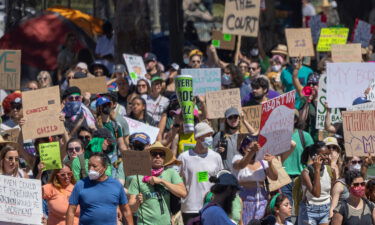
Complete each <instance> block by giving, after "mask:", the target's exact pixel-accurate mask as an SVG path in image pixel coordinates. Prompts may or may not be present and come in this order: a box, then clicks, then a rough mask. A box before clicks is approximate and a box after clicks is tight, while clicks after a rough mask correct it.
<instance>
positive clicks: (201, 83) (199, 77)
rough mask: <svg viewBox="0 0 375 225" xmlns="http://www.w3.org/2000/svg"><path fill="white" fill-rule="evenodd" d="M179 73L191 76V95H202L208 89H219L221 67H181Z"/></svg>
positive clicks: (208, 90)
mask: <svg viewBox="0 0 375 225" xmlns="http://www.w3.org/2000/svg"><path fill="white" fill-rule="evenodd" d="M181 75H190V76H192V77H193V87H194V89H193V95H194V96H197V95H204V94H206V93H207V92H210V91H218V90H221V69H220V68H209V69H182V70H181Z"/></svg>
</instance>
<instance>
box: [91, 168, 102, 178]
mask: <svg viewBox="0 0 375 225" xmlns="http://www.w3.org/2000/svg"><path fill="white" fill-rule="evenodd" d="M88 176H89V179H90V180H97V179H99V177H100V176H101V174H100V173H99V172H98V171H95V170H89V173H88Z"/></svg>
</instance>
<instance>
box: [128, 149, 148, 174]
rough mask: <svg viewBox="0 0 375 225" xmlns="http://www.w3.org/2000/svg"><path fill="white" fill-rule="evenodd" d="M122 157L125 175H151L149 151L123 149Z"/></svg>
mask: <svg viewBox="0 0 375 225" xmlns="http://www.w3.org/2000/svg"><path fill="white" fill-rule="evenodd" d="M123 159H124V164H123V165H124V171H125V174H126V176H132V175H143V176H150V175H151V158H150V152H149V151H132V150H129V151H124V152H123Z"/></svg>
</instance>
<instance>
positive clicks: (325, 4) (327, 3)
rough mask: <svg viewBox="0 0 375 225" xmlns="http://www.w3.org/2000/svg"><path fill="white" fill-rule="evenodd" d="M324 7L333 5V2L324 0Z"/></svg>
mask: <svg viewBox="0 0 375 225" xmlns="http://www.w3.org/2000/svg"><path fill="white" fill-rule="evenodd" d="M322 7H331V4H330V3H329V2H328V0H323V4H322Z"/></svg>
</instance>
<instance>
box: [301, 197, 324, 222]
mask: <svg viewBox="0 0 375 225" xmlns="http://www.w3.org/2000/svg"><path fill="white" fill-rule="evenodd" d="M330 206H331V204H330V203H328V204H326V205H311V204H308V203H306V202H301V203H300V206H299V214H298V225H319V224H323V223H327V224H328V223H329V208H330Z"/></svg>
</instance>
